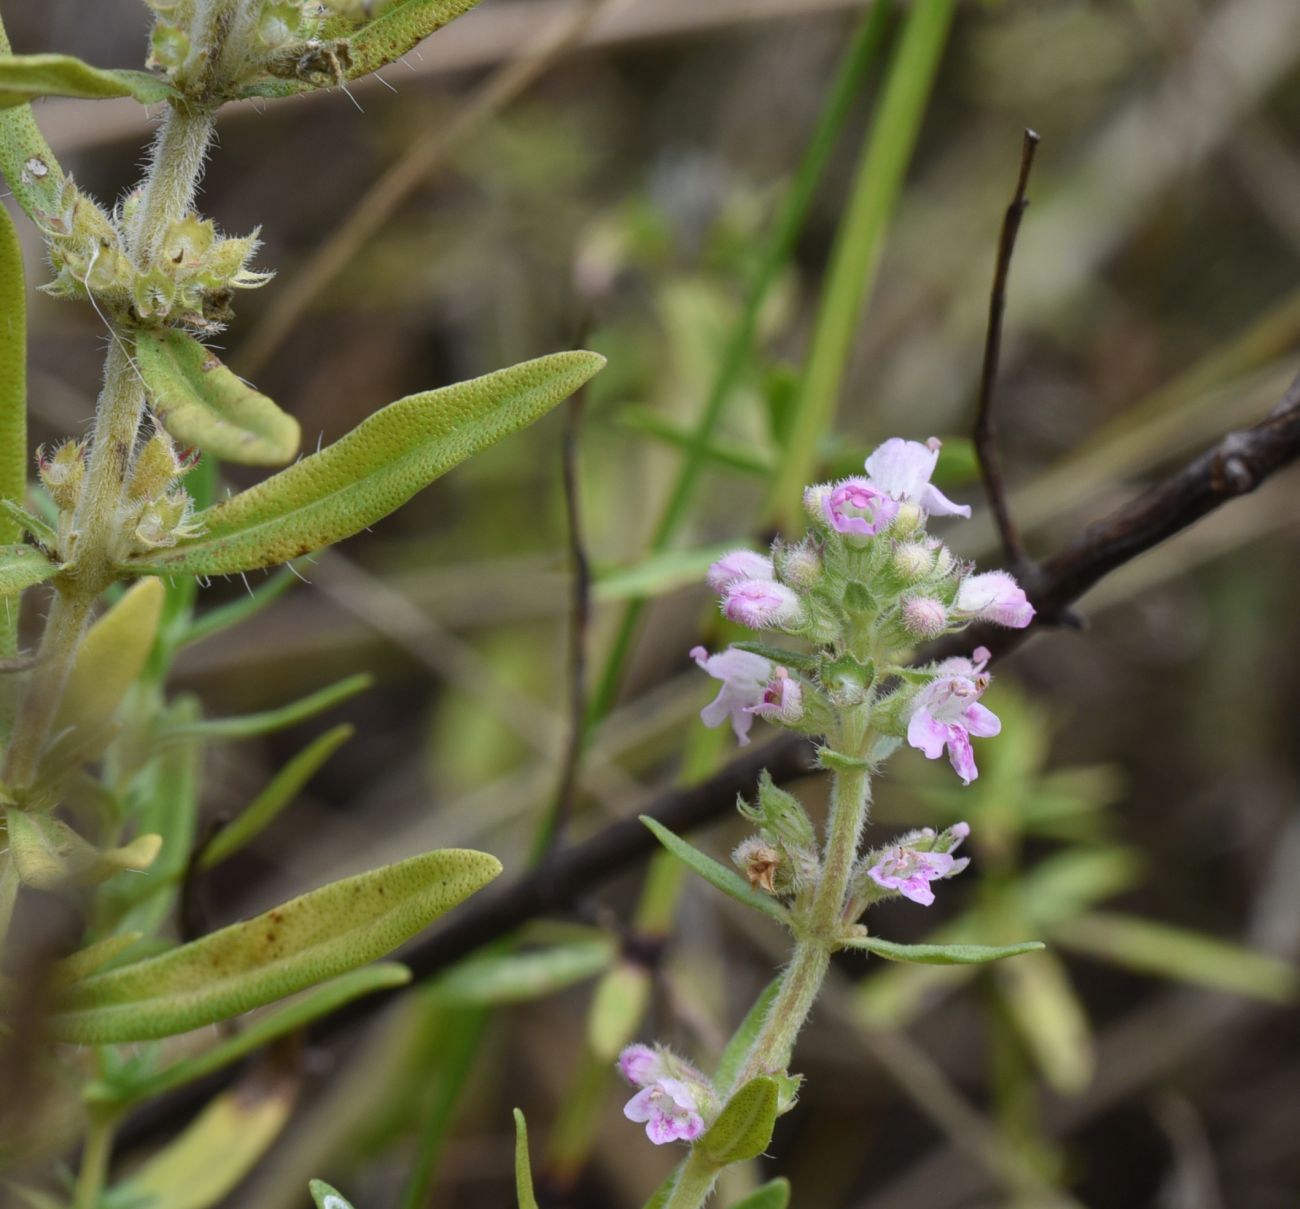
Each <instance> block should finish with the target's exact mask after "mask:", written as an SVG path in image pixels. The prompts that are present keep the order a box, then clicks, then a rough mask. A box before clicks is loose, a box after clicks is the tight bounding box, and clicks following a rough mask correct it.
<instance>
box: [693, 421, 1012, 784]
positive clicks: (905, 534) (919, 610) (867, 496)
mask: <svg viewBox="0 0 1300 1209" xmlns="http://www.w3.org/2000/svg"><path fill="white" fill-rule="evenodd" d="M938 457H939V442H938V441H937V440H935V439H933V438H931V439H930V440H929V441H927V442H926V443H925V444H921V443H920V442H917V441H904V440H902V439H900V438H897V437H895V438H892V439H891V440H888V441H886V442H885V443H884V444H883V445H881V446H880V447H879V448H878V449H876V450H875V451H874V452H873V453H872V455H871V456H870V457H869V458H868V459H867V461H866V467H865V469H866V472H867V473H866V475H865V476H861V477H854V478H849V479H845V480H843V481H842V482H839V483H821V484H816V485H814V486H812V487H809V488H808V489H807V491H806V492H805V493H804V503H805V507H806V508H807V511H808V514H809V517H810V519H811V521H812V531H811V532H810V534H809V535H808V536H807V537H806V538H805V539H804V540H803V541H802V542H800V543H799V544H797V545H794V546H785V545H782V544H781V543H777V544H776V545H775V546H774V547H773V549H772V552H771V555H770V556H764V555H761V554H756V553H754V552H752V551H749V550H735V551H732V552H731V553H730V554H727V555H725V556H724V557H723V558H721V559H719V560H718V561H717V562H716V563H714V565H713V566H712V567H711V568H710V569H709V575H708V579H709V585H710V587H712V588H713V589H714V590H715V591H716V592H718V593H719V594H720V597H721V607H722V612H723V614H724V616H726V617H727V618H728V619H729V620H731V621H735V622H738V623H740V624H741V625H744V626H747V627H748V628H750V629H753V630H775V631H780V632H782V633H785V634H789V635H792V636H797V637H800V638H804V639H806V640H808V641H810V642H812V643H813V644H814V645H815V646H816V647H817V648H819V650H818V655H817V657H816V659H814V660H813V661H811V662H810V661H807V660H806V659H801V661H800V667H799V668H797V669H795V668H793V667H790V666H786V665H785V664H784V663H782V662H781V652H780V651H779V650H773V649H770V648H759V647H758V646H757V644H742V645H738V646H732V647H729V648H728V649H727V650H725V651H721V652H719V653H717V654H713V655H710V654H709V653H708V652H707V651H706V650H705V649H704V648H703V647H696V648H695V649H694V650H692V651H691V657H692V658H693V659H695V661H696V662H697V663H698V664H699V665H700V667H702V668H703V669H704V670H705V671H706V672H708V673H709V675H710V676H712V677H714V678H715V679H717V680H719V681H721V682H722V683H721V688H720V689H719V692H718V695H717V697H716V698H715V699H714V700H713V701H712V702H711V703H710V704H709V705H708V706H706V707H705V709H704V710H703V712H702V714H701V717H702V718H703V720H704V722H705V724H706V725H707V726H720V725H722V724H723V723H724V722H728V721H730V723H731V726H732V729H733V730H734V731H735V733H736V737H737V739H739V741H740V742H741V743H746V742H748V741H749V732H750V730H751V728H752V726H753V721H754V719H755V718H764V719H766V720H768V721H770V722H773V723H776V724H778V725H782V726H788V727H794V728H797V729H800V730H804V731H807V732H808V733H814V734H820V733H825V730H826V720H827V718H828V717H829V716H830V715H831V714H832V712H833V711H834V709H836V708H838V707H842V706H844V705H847V704H852V703H853V702H852V701H851V700H850V699H849V696H847V695H846V694H850V695H852V694H856V697H857V700H858V701H861V700H863V699H864V698H865V696H866V695H871V696H872V698H873V705H874V709H873V724H874V725H875V726H876V727H877V729H878V730H879V731H880V733H881V734H882V735H884V736H888V735H893V736H894V737H896V738H898V739H900V740H902V739H905V740H906V741H907V742H908V743H909V744H910V745H911V746H912V747H915V748H917V749H918V750H920V751H921V752H923V753H924V754H925V756H926V757H927V758H929V759H937V758H938V757H939V756H941V755H942V754H943V753H944V752H945V751H947V753H948V758H949V760H950V762H951V763H952V766H953V768H954V769H955V770H956V772H957V774H958V775H959V776H960V777H961V779H962V781H963V782H964V783H965V784H969V783H970V782H971V781H972V780H974V779H975V777H976V776H978V770H977V768H976V766H975V758H974V754H973V750H972V747H971V742H970V741H971V738H972V737H976V738H988V737H990V736H992V735H996V734H997V733H998V730H999V723H998V719H997V718H996V716H995V715H994V714H993V713H991V712H990V711H989V710H988V709H987V708H986V707H984V706H983V705H981V704H980V703H979V698H980V696H981V695H982V694H983V692H984V690H985V689H986V688H987V687H988V684H989V676H988V674H987V672H986V671H985V667H986V665H987V663H988V652H987V651H986V650H984V649H983V648H980V649H979V650H977V651H976V652H975V653H974V655H973V656H972V657H971V658H970V659H950V660H947V661H945V662H943V663H938V664H932V665H931V666H930V667H929V668H926V669H923V670H922V673H923V674H922V675H920V676H918V675H917V674H915V673H914V672H912V671H911V670H910V669H909V674H907V675H903V671H904V669H903V666H902V662H901V661H902V660H903V659H904V658H905V657H906V654H907V652H908V651H909V650H910V649H911V648H912V647H913V646H914V645H915V644H916V643H918V642H922V641H928V640H931V639H935V638H938V637H941V636H942V635H944V634H950V633H954V632H956V631H958V630H961V629H963V628H965V627H966V626H967V625H969V624H971V623H972V622H976V621H984V622H994V623H996V624H999V625H1005V626H1012V627H1016V628H1021V627H1024V626H1027V625H1029V623H1030V622H1031V621H1032V620H1033V616H1034V608H1033V605H1031V604H1030V603H1029V600H1028V599H1027V598H1026V596H1025V593H1024V591H1023V589H1022V588H1021V587H1020V586H1019V584H1017V583H1016V581H1015V579H1014V578H1013V577H1012V576H1011V575H1009V574H1007V573H1006V572H1005V571H991V572H987V573H984V574H976V573H974V571H973V570H972V568H971V567H969V566H967V565H965V564H963V563H962V562H960V561H959V560H958V559H957V558H955V557H954V556H953V555H952V553H951V552H950V551H949V550H948V549H947V547H946V546H944V544H943V543H942V542H941V541H940V540H939V539H938V538H934V537H931V536H929V535H928V534H927V533H926V532H925V526H926V522H927V520H928V519H929V518H930V517H932V516H963V517H966V516H969V515H970V508H969V507H967V506H965V505H961V504H956V503H954V502H953V501H952V500H950V499H948V497H947V496H945V495H944V494H943V492H941V491H940V490H939V489H938V488H937V487H935V486H934V484H933V483H931V482H930V478H931V476H932V475H933V473H934V469H935V466H936V463H937V461H938ZM855 672H856V674H854V673H855ZM891 679H893V680H897V681H898V683H896V684H894V685H893V686H892V687H890V681H891Z"/></svg>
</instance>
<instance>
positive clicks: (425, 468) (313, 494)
mask: <svg viewBox="0 0 1300 1209" xmlns="http://www.w3.org/2000/svg"><path fill="white" fill-rule="evenodd" d="M604 363H605V359H604V358H603V357H601V356H600V355H599V354H597V353H588V352H581V351H579V352H569V353H555V354H553V355H552V356H549V357H541V358H538V359H537V360H536V361H526V362H524V363H523V364H522V365H516V366H514V367H512V368H510V369H503V370H499V371H498V372H496V373H494V374H488V375H486V376H485V377H482V378H475V379H473V380H472V381H470V382H462V383H459V384H458V385H456V386H447V387H444V388H443V389H441V390H434V391H428V392H427V393H425V394H419V395H410V396H408V397H407V398H405V399H399V400H398V401H397V402H396V403H390V404H389V405H388V406H387V407H385V408H383V409H382V410H381V411H378V412H376V413H375V414H374V415H373V416H371V417H370V418H369V419H367V420H363V421H362V422H361V423H360V424H359V425H358V426H357V427H356V428H354V429H353V430H352V431H351V432H350V433H348V435H347V436H345V437H343V438H342V439H341V440H339V441H336V442H335V443H334V444H333V445H330V446H329V447H328V448H326V449H324V450H322V451H321V452H320V453H315V454H312V455H311V456H310V457H306V458H303V459H302V461H300V462H296V463H295V464H294V465H292V466H290V467H289V468H288V469H287V470H282V471H280V473H279V474H276V475H272V477H271V478H269V479H267V480H265V481H264V482H262V483H259V484H258V485H257V486H256V487H252V488H250V489H249V490H248V491H245V492H242V493H241V494H239V495H237V496H235V497H234V498H233V499H229V500H225V501H223V502H221V503H219V504H216V505H214V506H213V507H211V508H208V509H205V510H204V511H203V512H200V513H198V514H197V516H196V518H195V520H196V523H197V524H198V525H199V526H200V527H201V528H202V530H203V531H202V532H201V533H200V534H199V535H198V536H197V537H194V538H192V539H190V540H189V541H185V542H182V543H180V544H179V545H177V546H176V547H174V548H173V549H171V550H163V551H157V552H154V553H152V554H150V555H148V556H143V555H142V556H140V558H139V560H137V561H138V564H139V566H145V565H147V566H149V567H151V568H156V569H157V570H158V571H159V572H160V573H162V574H173V573H176V572H184V573H189V574H194V575H233V574H235V573H237V572H239V571H251V570H253V569H254V568H256V567H268V566H272V565H274V564H275V563H282V562H289V561H291V560H292V559H295V558H298V557H300V556H301V555H303V554H307V553H310V552H311V551H312V550H319V549H321V548H322V547H324V546H328V545H330V544H332V543H333V542H337V541H341V540H342V539H343V538H345V537H351V536H352V535H353V534H354V533H358V532H360V530H362V529H364V528H365V527H366V526H368V525H372V524H374V523H375V522H376V521H378V520H380V519H381V518H382V517H385V516H387V515H388V514H389V513H390V512H393V511H395V510H396V509H397V508H400V507H401V506H402V505H403V504H404V503H406V501H407V500H409V499H410V498H411V496H413V495H414V494H415V493H416V492H417V491H420V490H421V489H422V488H424V487H427V486H428V485H429V484H430V483H431V482H433V480H434V479H436V478H438V477H439V476H440V475H442V474H445V473H446V472H447V471H448V470H450V469H451V468H452V467H453V466H455V465H457V464H458V463H459V462H462V461H464V460H465V459H466V458H467V457H469V456H470V455H471V454H474V453H477V452H478V451H479V450H481V449H485V448H487V447H488V446H489V445H492V444H495V443H496V442H497V441H499V440H501V438H502V437H505V436H508V435H509V434H510V433H512V432H516V431H518V430H519V429H520V428H523V427H525V426H526V425H528V424H530V423H532V422H533V421H534V420H536V419H538V418H539V417H540V416H542V415H544V414H545V413H546V412H547V411H549V410H550V409H551V408H552V407H554V406H555V405H556V404H557V403H559V402H561V401H562V400H563V399H565V398H567V397H568V396H569V395H571V394H572V393H573V392H574V391H575V390H577V389H578V388H579V387H580V386H582V385H583V383H585V382H586V381H587V380H588V379H589V378H590V377H592V375H593V374H595V373H596V372H597V370H599V369H600V367H601V366H602V365H603V364H604Z"/></svg>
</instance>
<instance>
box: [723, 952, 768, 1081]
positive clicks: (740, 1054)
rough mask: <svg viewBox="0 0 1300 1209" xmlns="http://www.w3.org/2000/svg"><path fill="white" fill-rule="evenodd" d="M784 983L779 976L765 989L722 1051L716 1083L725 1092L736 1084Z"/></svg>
mask: <svg viewBox="0 0 1300 1209" xmlns="http://www.w3.org/2000/svg"><path fill="white" fill-rule="evenodd" d="M784 981H785V980H784V978H783V977H782V976H781V975H778V976H777V977H775V978H773V979H772V981H771V982H769V983H768V984H767V986H765V987H764V988H763V991H762V993H761V994H760V995H759V997H758V998H757V999H755V1000H754V1004H753V1006H752V1007H751V1008H750V1009H749V1011H748V1012H746V1013H745V1018H744V1020H742V1021H741V1022H740V1027H739V1028H738V1029H737V1030H736V1031H735V1032H734V1033H732V1035H731V1040H730V1041H728V1042H727V1045H726V1048H725V1049H724V1050H723V1051H722V1057H721V1058H719V1059H718V1074H717V1077H716V1078H715V1079H714V1082H715V1083H716V1084H717V1086H718V1087H719V1088H721V1089H722V1090H723V1091H726V1090H727V1088H729V1087H730V1086H731V1085H732V1084H733V1083H735V1081H736V1076H737V1075H739V1074H740V1067H741V1064H742V1063H743V1062H744V1061H745V1055H746V1054H748V1053H749V1049H750V1046H752V1045H753V1044H754V1038H755V1037H757V1036H758V1033H759V1030H760V1029H761V1028H762V1027H763V1022H764V1021H765V1020H766V1019H767V1014H768V1012H769V1011H770V1010H771V1008H772V1003H773V1001H774V1000H775V999H776V997H777V995H779V994H780V993H781V983H782V982H784Z"/></svg>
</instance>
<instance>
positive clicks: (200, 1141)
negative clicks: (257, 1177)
mask: <svg viewBox="0 0 1300 1209" xmlns="http://www.w3.org/2000/svg"><path fill="white" fill-rule="evenodd" d="M297 1093H298V1084H297V1082H296V1081H295V1080H293V1079H291V1078H287V1077H279V1078H276V1077H274V1076H272V1075H271V1074H269V1073H263V1072H260V1071H259V1072H257V1073H255V1074H254V1075H253V1076H252V1077H250V1078H248V1079H245V1080H244V1081H243V1082H242V1083H241V1084H240V1085H239V1086H237V1087H233V1088H231V1089H230V1090H229V1091H227V1092H224V1093H223V1094H221V1095H220V1096H218V1097H217V1098H216V1099H215V1100H212V1101H211V1102H210V1103H209V1104H208V1106H207V1108H205V1109H204V1110H203V1112H202V1113H201V1114H200V1115H199V1116H198V1117H197V1118H196V1119H195V1121H194V1122H193V1123H192V1124H191V1125H190V1126H189V1127H188V1128H187V1129H186V1130H185V1132H184V1133H182V1134H181V1135H180V1137H178V1138H176V1139H175V1141H173V1142H171V1143H170V1144H169V1145H167V1146H166V1147H165V1148H164V1149H163V1150H161V1151H160V1152H159V1153H157V1154H156V1155H154V1156H153V1158H151V1159H150V1160H149V1161H148V1162H147V1163H146V1164H145V1165H144V1166H143V1167H142V1168H141V1169H140V1170H139V1171H137V1172H136V1173H135V1174H134V1175H133V1176H132V1177H131V1178H130V1179H129V1180H127V1181H126V1182H125V1183H122V1184H119V1185H117V1186H116V1187H114V1188H113V1189H111V1190H110V1191H109V1193H108V1194H107V1197H106V1198H105V1199H106V1200H107V1199H108V1198H112V1202H111V1203H116V1204H124V1203H131V1204H140V1205H154V1206H158V1207H159V1209H161V1207H162V1206H166V1209H208V1206H210V1205H215V1204H216V1203H217V1202H218V1201H220V1200H222V1199H223V1198H224V1197H225V1196H226V1195H227V1194H228V1193H229V1192H230V1191H231V1190H232V1189H233V1188H234V1187H235V1186H236V1185H237V1184H238V1183H239V1182H240V1181H241V1180H242V1179H243V1178H244V1176H245V1175H247V1174H248V1172H249V1171H250V1170H252V1167H253V1165H254V1164H255V1163H256V1162H257V1161H258V1160H259V1159H260V1158H261V1157H262V1156H263V1155H264V1154H265V1153H266V1152H267V1150H269V1149H270V1147H271V1144H272V1143H273V1142H274V1141H275V1139H276V1138H277V1137H279V1135H280V1131H281V1130H282V1129H283V1128H284V1127H285V1125H286V1124H287V1123H288V1121H289V1117H290V1115H291V1114H292V1112H293V1106H294V1101H295V1100H296V1099H297Z"/></svg>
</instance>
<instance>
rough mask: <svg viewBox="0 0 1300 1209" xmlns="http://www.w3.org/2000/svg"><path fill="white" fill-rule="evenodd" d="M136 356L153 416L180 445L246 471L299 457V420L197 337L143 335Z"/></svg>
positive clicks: (173, 332)
mask: <svg viewBox="0 0 1300 1209" xmlns="http://www.w3.org/2000/svg"><path fill="white" fill-rule="evenodd" d="M135 351H136V362H137V364H138V366H139V369H140V376H141V378H142V379H143V380H144V385H145V390H146V392H147V393H148V396H149V404H150V406H151V407H152V408H153V412H154V415H156V416H157V417H158V419H159V420H160V421H161V423H162V426H163V427H164V428H165V429H166V430H167V431H168V432H169V433H171V435H172V436H174V437H175V438H176V439H177V440H178V441H180V442H181V443H182V444H184V445H194V446H197V447H198V448H199V449H202V450H203V451H204V452H205V453H210V454H211V455H212V456H213V457H217V458H220V459H221V460H222V461H223V462H238V463H239V464H241V465H244V466H282V465H284V463H286V462H291V461H292V460H293V458H294V456H295V455H296V454H297V452H298V443H299V441H300V440H301V438H302V430H301V429H300V428H299V426H298V421H297V420H295V419H294V418H293V417H292V416H290V415H286V414H285V413H284V412H283V411H281V410H280V409H279V407H277V406H276V404H275V403H274V401H273V400H271V399H269V398H268V397H267V396H266V395H264V394H260V393H259V392H258V391H255V390H254V389H253V388H252V387H251V386H249V385H247V383H245V382H244V381H243V379H242V378H239V377H237V376H236V375H235V374H233V373H232V372H231V371H230V370H229V369H228V368H227V367H226V366H225V365H224V364H222V361H221V358H219V357H218V356H217V355H216V354H215V353H213V352H211V351H210V350H209V349H206V348H204V347H203V345H201V344H200V343H199V342H198V341H197V340H195V339H194V337H193V336H187V335H186V334H185V333H184V332H182V331H178V330H177V329H176V328H163V329H161V330H158V331H142V332H139V333H138V334H137V335H136V339H135Z"/></svg>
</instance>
